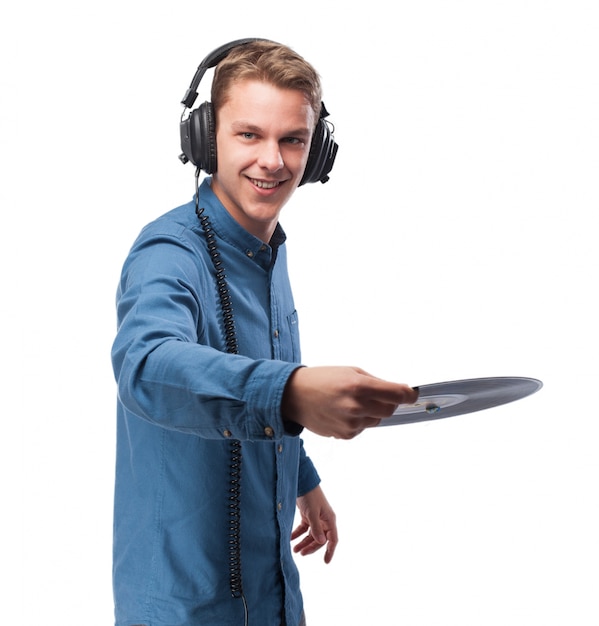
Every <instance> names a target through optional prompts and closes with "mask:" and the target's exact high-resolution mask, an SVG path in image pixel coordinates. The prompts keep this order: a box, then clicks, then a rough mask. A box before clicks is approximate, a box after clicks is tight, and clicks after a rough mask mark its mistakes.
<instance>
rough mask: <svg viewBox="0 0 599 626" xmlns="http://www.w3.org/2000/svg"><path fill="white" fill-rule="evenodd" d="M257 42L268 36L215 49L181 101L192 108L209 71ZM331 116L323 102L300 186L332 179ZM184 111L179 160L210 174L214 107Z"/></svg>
mask: <svg viewBox="0 0 599 626" xmlns="http://www.w3.org/2000/svg"><path fill="white" fill-rule="evenodd" d="M254 41H269V40H267V39H258V38H250V39H238V40H236V41H232V42H231V43H227V44H225V45H223V46H221V47H220V48H217V49H216V50H213V51H212V52H211V53H210V54H209V55H208V56H207V57H206V58H205V59H204V60H203V61H202V62H201V63H200V65H199V67H198V69H197V71H196V73H195V75H194V77H193V79H192V81H191V84H190V85H189V88H188V89H187V91H186V92H185V96H184V97H183V100H181V104H182V105H183V106H184V107H185V110H187V109H191V107H192V106H193V104H194V102H195V100H196V98H197V97H198V91H197V89H198V86H199V84H200V81H201V80H202V77H203V76H204V74H205V73H206V70H208V69H210V68H212V67H214V66H216V65H218V64H219V63H220V62H221V61H222V60H223V59H224V58H225V57H226V56H227V55H228V54H229V52H230V51H231V50H232V49H233V48H236V47H237V46H243V45H245V44H248V43H252V42H254ZM328 115H329V113H328V111H327V110H326V108H325V106H324V102H321V109H320V119H319V120H318V123H317V124H316V129H315V130H314V134H313V135H312V143H311V144H310V152H309V154H308V161H307V163H306V169H305V170H304V175H303V177H302V179H301V181H300V185H303V184H304V183H316V182H318V181H320V182H321V183H326V182H327V180H329V176H328V175H329V172H330V171H331V169H332V168H333V163H334V162H335V157H336V156H337V149H338V148H339V146H338V145H337V144H336V143H335V139H334V137H333V134H332V130H331V127H330V126H329V124H328V123H327V122H326V121H325V118H326V117H327V116H328ZM184 116H185V111H184V112H183V115H182V116H181V124H180V132H181V150H183V153H182V154H181V155H180V156H179V159H180V160H181V161H182V162H183V163H187V162H188V161H190V162H191V163H192V164H193V165H195V166H196V167H197V168H198V169H201V170H204V171H205V172H206V173H207V174H212V173H213V172H215V171H216V130H215V119H214V108H213V106H212V103H211V102H204V103H203V104H201V105H200V106H199V108H197V109H194V110H193V111H190V112H189V116H188V117H187V118H185V119H184Z"/></svg>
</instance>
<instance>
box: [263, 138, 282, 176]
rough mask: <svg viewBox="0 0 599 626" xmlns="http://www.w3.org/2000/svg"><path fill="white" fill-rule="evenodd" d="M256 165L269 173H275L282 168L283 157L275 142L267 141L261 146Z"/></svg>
mask: <svg viewBox="0 0 599 626" xmlns="http://www.w3.org/2000/svg"><path fill="white" fill-rule="evenodd" d="M258 165H259V166H260V167H262V168H264V169H265V170H267V171H269V172H277V171H278V170H280V169H282V168H283V166H284V163H283V155H282V154H281V150H280V147H279V143H278V142H277V141H268V142H264V143H263V144H261V146H260V152H259V154H258Z"/></svg>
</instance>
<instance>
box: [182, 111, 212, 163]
mask: <svg viewBox="0 0 599 626" xmlns="http://www.w3.org/2000/svg"><path fill="white" fill-rule="evenodd" d="M181 148H182V150H183V154H184V155H185V156H186V157H187V160H188V161H190V162H191V163H192V164H193V165H195V166H196V167H199V168H200V169H201V170H204V171H205V172H206V173H207V174H212V173H213V172H215V171H216V130H215V123H214V109H213V107H212V104H211V103H210V102H204V103H203V104H201V105H200V106H199V108H197V109H195V110H193V111H192V112H191V113H190V114H189V117H188V118H187V119H186V120H185V121H183V122H181Z"/></svg>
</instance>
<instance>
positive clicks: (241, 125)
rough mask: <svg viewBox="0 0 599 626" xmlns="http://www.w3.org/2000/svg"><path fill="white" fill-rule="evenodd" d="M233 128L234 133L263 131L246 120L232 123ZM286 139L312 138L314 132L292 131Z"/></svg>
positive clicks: (286, 133)
mask: <svg viewBox="0 0 599 626" xmlns="http://www.w3.org/2000/svg"><path fill="white" fill-rule="evenodd" d="M231 127H232V129H233V130H234V131H238V132H247V131H249V132H252V133H258V134H261V133H262V132H263V129H262V128H261V127H260V126H256V124H252V123H251V122H246V121H244V120H238V121H236V122H232V124H231ZM284 134H285V136H286V137H296V136H300V137H310V136H311V135H312V131H311V130H310V129H309V128H305V127H302V128H296V129H295V130H290V131H287V132H285V133H284Z"/></svg>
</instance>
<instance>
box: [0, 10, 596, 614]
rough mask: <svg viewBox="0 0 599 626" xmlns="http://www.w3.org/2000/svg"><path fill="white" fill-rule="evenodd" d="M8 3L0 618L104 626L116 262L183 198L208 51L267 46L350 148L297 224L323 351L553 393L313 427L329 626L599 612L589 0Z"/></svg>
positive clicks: (294, 263)
mask: <svg viewBox="0 0 599 626" xmlns="http://www.w3.org/2000/svg"><path fill="white" fill-rule="evenodd" d="M6 4H7V6H8V3H6ZM10 6H11V7H12V8H3V9H2V15H0V58H1V59H2V60H1V64H2V67H1V83H0V84H1V87H0V88H1V92H2V97H1V117H0V123H1V126H0V132H1V135H0V150H1V163H0V165H1V170H0V171H1V174H2V183H1V184H0V200H1V207H2V229H1V232H2V247H1V249H0V250H1V252H0V253H1V255H2V264H1V267H2V287H3V292H2V308H1V310H2V323H1V329H2V334H3V341H2V354H3V362H4V375H3V377H2V380H3V396H4V402H3V404H4V411H3V413H4V415H3V418H4V419H3V424H4V428H3V434H2V437H1V442H2V444H1V445H2V449H1V451H0V452H1V455H0V459H1V463H2V465H1V470H2V473H1V475H2V491H3V512H4V513H3V516H2V522H1V523H2V528H3V532H2V540H3V544H4V545H3V547H2V559H1V562H2V569H3V570H5V576H4V579H5V581H6V580H7V579H8V586H7V584H6V582H5V584H4V593H3V596H4V599H3V607H2V617H0V620H1V621H2V622H3V623H6V624H22V625H26V626H33V625H38V624H42V623H43V624H53V625H59V626H79V625H81V624H86V625H87V626H106V625H108V624H110V623H111V621H112V598H111V589H110V566H111V564H110V558H111V556H110V549H111V516H112V485H113V463H114V422H115V418H114V408H115V389H114V381H113V379H112V372H111V368H110V361H109V351H110V344H111V342H112V338H113V336H114V330H115V321H114V293H115V288H116V282H117V280H118V274H119V270H120V266H121V263H122V262H123V260H124V258H125V255H126V253H127V250H128V247H129V245H130V244H131V243H132V240H133V238H134V237H135V235H136V234H137V232H138V231H139V229H140V228H141V227H142V226H143V225H144V224H145V223H146V222H148V221H149V220H150V219H152V218H154V217H156V216H157V215H159V214H161V213H163V212H165V211H166V210H168V209H170V208H172V207H174V206H176V205H177V204H180V203H182V202H185V201H187V200H188V199H189V198H190V197H191V195H192V192H193V171H192V169H190V168H191V166H189V165H188V166H186V167H183V166H182V165H181V164H180V163H179V161H178V160H177V155H178V153H179V145H178V141H179V138H178V121H179V115H180V112H181V109H180V105H179V101H180V99H181V97H182V96H183V94H184V92H185V89H186V88H187V86H188V84H189V81H190V80H191V77H192V76H193V73H194V71H195V69H196V67H197V65H198V64H199V62H200V61H201V60H202V59H203V58H204V57H205V56H206V54H208V53H209V52H210V51H212V50H213V49H214V48H216V47H218V46H220V45H221V44H223V43H226V42H228V41H231V40H233V39H237V38H240V37H247V36H250V37H251V36H259V37H266V38H271V39H275V40H279V41H283V42H285V43H287V44H289V45H291V46H292V47H293V48H295V49H296V50H297V51H298V52H300V54H302V55H303V56H304V57H306V58H307V59H308V60H309V61H311V62H312V63H313V64H314V65H315V66H316V67H317V69H318V70H319V72H320V73H321V75H322V78H323V83H324V87H325V98H324V99H325V102H326V104H327V107H328V109H329V111H330V112H331V120H332V121H333V122H334V123H335V126H336V138H337V141H338V143H339V144H340V146H341V148H340V151H339V156H338V159H337V162H336V165H335V168H334V170H333V172H332V176H331V180H330V182H329V183H327V184H326V185H320V184H318V185H311V186H308V187H304V188H302V189H300V190H299V191H298V193H297V195H296V196H295V197H294V198H293V200H292V201H291V203H290V204H289V205H288V206H287V207H286V209H285V212H284V215H283V219H282V223H283V225H284V227H285V229H286V231H287V233H288V236H289V255H290V263H291V268H290V270H291V273H292V278H293V281H294V286H295V296H296V304H297V307H298V310H299V314H300V324H301V330H302V338H303V350H304V361H305V362H306V363H307V364H309V365H319V364H352V365H358V366H361V367H363V368H365V369H368V370H370V371H371V372H372V373H374V374H376V375H379V376H381V377H385V378H389V379H393V380H397V381H401V382H407V383H409V384H412V385H420V384H426V383H433V382H440V381H445V380H454V379H460V378H473V377H484V376H530V377H535V378H539V379H541V380H542V381H543V383H544V387H543V389H542V390H541V391H539V392H538V393H537V394H535V395H533V396H530V397H528V398H526V399H524V400H521V401H519V402H516V403H513V404H509V405H507V406H504V407H498V408H494V409H490V410H488V411H484V412H481V413H476V414H471V415H467V416H461V417H456V418H452V419H449V420H440V421H435V422H427V423H423V424H416V425H410V426H397V427H392V428H385V429H376V430H373V431H369V432H367V433H365V434H364V435H362V436H361V437H359V438H358V439H356V440H354V441H351V442H340V441H335V440H324V439H319V438H317V437H313V436H311V435H310V434H308V435H307V436H306V445H307V448H308V451H309V453H310V455H311V457H312V458H313V460H314V461H315V463H316V465H317V467H318V468H319V471H320V473H321V475H322V479H323V486H324V488H325V490H326V493H327V495H328V497H329V499H330V500H331V502H332V503H333V504H334V506H335V508H336V510H337V513H338V521H339V528H340V533H341V543H340V545H339V548H338V552H337V555H336V557H335V560H334V561H333V563H332V564H330V565H329V566H325V565H324V564H323V563H322V558H321V555H318V556H314V557H309V558H306V559H300V568H301V573H302V578H303V588H304V594H305V600H306V607H307V614H308V621H309V624H310V626H324V625H325V624H326V625H329V624H348V625H363V624H376V625H381V626H383V625H384V626H387V625H389V626H395V625H404V624H405V625H409V626H440V625H443V626H454V625H455V626H481V625H483V626H494V625H498V626H499V625H501V626H505V625H507V624H509V625H510V626H516V625H517V626H530V625H533V624H534V625H536V624H539V625H541V624H542V625H543V626H545V625H548V624H552V625H553V624H555V625H563V624H575V625H576V626H587V625H589V626H591V625H593V626H595V625H596V624H597V623H599V606H598V604H597V589H598V588H599V587H598V585H599V572H598V567H599V566H598V563H599V544H598V539H597V528H599V506H598V498H597V495H598V485H597V483H598V480H597V479H598V477H599V463H598V458H597V449H598V433H599V429H598V427H597V418H598V417H599V416H598V413H599V411H598V408H597V396H598V393H597V374H598V371H597V370H598V368H597V349H598V341H597V321H596V320H597V319H598V315H597V313H598V311H597V308H598V307H597V268H598V258H597V257H598V255H597V227H596V222H595V220H594V217H595V216H596V213H597V209H598V200H599V192H598V186H597V182H598V165H599V148H598V146H599V121H598V116H597V111H599V82H598V61H599V38H598V37H597V33H598V27H599V8H598V5H597V3H596V2H592V1H589V2H584V1H582V0H569V1H567V2H566V1H562V2H557V1H551V0H547V1H540V0H503V1H502V2H499V1H497V2H496V1H485V2H482V1H478V2H477V1H475V0H470V1H468V0H461V1H455V2H450V1H442V0H422V1H419V2H415V1H414V2H398V3H389V2H387V1H383V0H372V1H371V2H368V3H363V4H362V5H358V4H355V3H346V2H328V3H327V2H326V0H304V1H303V2H301V3H296V4H291V3H273V2H268V3H267V2H263V1H262V0H255V1H254V2H251V3H250V2H247V3H246V2H240V1H239V0H229V1H227V2H222V3H214V2H212V3H202V2H200V1H196V2H187V1H181V2H179V1H174V2H170V3H166V2H155V1H153V0H146V1H145V2H141V1H139V2H137V1H135V2H130V1H127V0H120V1H119V2H116V1H115V0H105V1H104V2H101V3H100V2H93V3H92V2H75V1H68V0H57V1H55V2H42V1H41V0H34V1H32V2H21V3H10ZM210 76H211V75H210ZM208 82H209V81H208V80H207V81H206V84H204V83H203V84H202V86H201V88H204V89H205V90H206V92H205V93H204V94H202V93H201V94H200V97H201V99H205V98H207V97H208V95H207V94H208ZM260 626H264V625H260Z"/></svg>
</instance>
